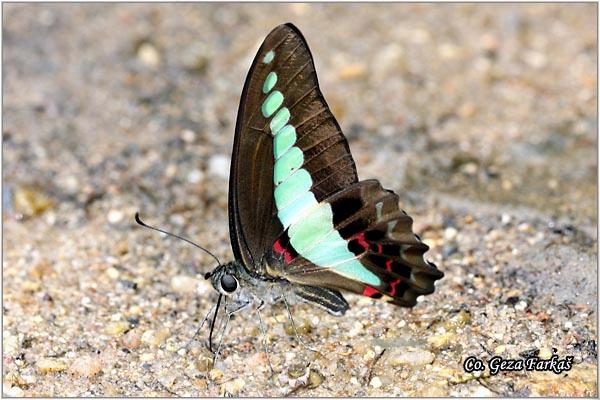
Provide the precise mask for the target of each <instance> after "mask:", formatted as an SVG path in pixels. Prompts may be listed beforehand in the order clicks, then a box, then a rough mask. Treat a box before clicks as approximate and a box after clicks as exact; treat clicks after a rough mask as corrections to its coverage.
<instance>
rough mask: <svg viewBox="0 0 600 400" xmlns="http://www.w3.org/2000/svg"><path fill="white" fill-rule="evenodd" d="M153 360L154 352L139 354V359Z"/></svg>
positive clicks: (144, 360)
mask: <svg viewBox="0 0 600 400" xmlns="http://www.w3.org/2000/svg"><path fill="white" fill-rule="evenodd" d="M152 360H154V353H143V354H142V355H141V356H140V361H142V362H148V361H152Z"/></svg>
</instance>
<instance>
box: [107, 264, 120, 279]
mask: <svg viewBox="0 0 600 400" xmlns="http://www.w3.org/2000/svg"><path fill="white" fill-rule="evenodd" d="M106 275H108V277H109V278H110V279H112V280H116V279H119V276H120V275H121V273H120V272H119V270H118V269H116V268H115V267H110V268H108V269H107V270H106Z"/></svg>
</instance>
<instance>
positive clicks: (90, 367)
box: [69, 356, 102, 377]
mask: <svg viewBox="0 0 600 400" xmlns="http://www.w3.org/2000/svg"><path fill="white" fill-rule="evenodd" d="M69 371H70V372H71V373H73V374H75V375H78V376H84V377H91V376H94V375H98V374H99V373H100V372H102V362H101V361H100V359H99V358H98V357H96V356H83V357H80V358H77V359H76V360H75V361H74V362H73V364H71V367H70V368H69Z"/></svg>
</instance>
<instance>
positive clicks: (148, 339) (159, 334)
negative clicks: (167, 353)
mask: <svg viewBox="0 0 600 400" xmlns="http://www.w3.org/2000/svg"><path fill="white" fill-rule="evenodd" d="M170 334H171V332H170V331H169V330H168V329H161V330H160V331H154V330H152V329H150V330H147V331H146V332H144V333H143V334H142V339H141V340H142V342H143V343H146V344H148V345H150V346H154V347H159V346H160V345H162V344H163V343H164V341H165V340H166V339H167V337H169V335H170Z"/></svg>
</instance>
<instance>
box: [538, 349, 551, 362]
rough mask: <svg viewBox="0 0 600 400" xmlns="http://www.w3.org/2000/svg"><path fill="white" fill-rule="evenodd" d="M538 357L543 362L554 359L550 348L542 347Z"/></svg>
mask: <svg viewBox="0 0 600 400" xmlns="http://www.w3.org/2000/svg"><path fill="white" fill-rule="evenodd" d="M538 357H539V358H540V359H542V360H547V359H549V358H550V357H552V350H551V349H550V348H549V347H542V348H541V349H540V353H539V354H538Z"/></svg>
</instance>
